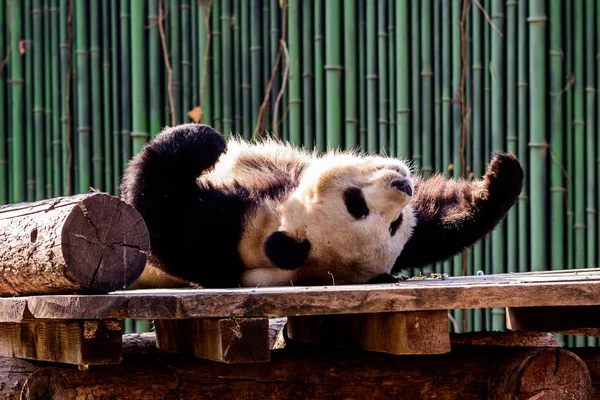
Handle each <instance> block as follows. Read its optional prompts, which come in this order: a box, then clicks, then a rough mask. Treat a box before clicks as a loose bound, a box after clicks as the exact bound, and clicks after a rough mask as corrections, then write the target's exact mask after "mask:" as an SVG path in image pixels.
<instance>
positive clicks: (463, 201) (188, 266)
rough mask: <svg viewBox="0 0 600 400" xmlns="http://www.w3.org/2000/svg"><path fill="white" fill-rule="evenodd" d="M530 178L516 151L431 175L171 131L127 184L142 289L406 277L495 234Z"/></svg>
mask: <svg viewBox="0 0 600 400" xmlns="http://www.w3.org/2000/svg"><path fill="white" fill-rule="evenodd" d="M522 180H523V171H522V169H521V167H520V164H519V162H518V161H517V159H516V158H515V157H514V156H513V155H510V154H506V153H498V154H496V155H494V157H493V158H492V160H491V162H490V164H489V165H488V168H487V171H486V173H485V176H484V177H483V179H481V180H477V181H467V180H448V179H445V178H443V177H442V176H440V175H436V176H433V177H431V178H429V179H426V180H423V179H421V177H419V176H414V175H413V173H412V171H411V167H410V164H409V163H408V162H406V161H403V160H400V159H396V158H391V157H382V156H376V155H367V154H361V153H358V152H355V151H329V152H327V153H325V154H318V153H317V152H314V151H312V152H310V151H307V150H303V149H299V148H296V147H293V146H291V145H289V144H283V143H280V142H278V141H276V140H273V139H265V140H261V141H259V142H256V143H250V142H247V141H244V140H242V139H239V138H235V137H231V138H230V139H229V140H226V139H225V137H224V136H223V135H222V134H220V133H219V132H217V131H215V130H214V129H213V128H212V127H210V126H208V125H202V124H196V123H186V124H181V125H177V126H174V127H167V128H165V129H163V130H162V131H161V132H160V133H159V134H158V135H157V136H156V137H155V138H154V139H153V140H152V141H150V142H149V143H148V144H146V145H145V146H144V147H143V148H142V149H141V151H140V152H139V153H138V154H137V155H136V156H134V157H133V158H132V159H131V160H130V162H129V163H128V165H127V168H126V170H125V172H124V175H123V179H122V182H121V186H120V191H121V196H122V198H123V199H124V200H125V201H126V202H127V203H129V204H131V205H132V206H133V207H135V208H136V209H137V210H138V211H139V212H140V214H141V215H142V217H143V218H144V220H145V222H146V224H147V226H148V230H149V233H150V242H151V253H150V256H149V259H148V265H147V267H146V269H145V271H144V273H143V274H142V276H141V277H140V278H139V279H138V281H136V283H135V284H134V285H132V286H131V287H130V288H148V287H153V288H156V287H173V286H182V285H183V286H185V285H187V284H192V285H198V286H201V287H206V288H231V287H240V286H241V287H257V286H290V285H295V286H311V285H344V284H364V283H385V282H397V278H395V277H393V276H392V275H391V274H392V273H395V272H398V271H400V270H402V269H404V268H408V267H422V266H424V265H427V264H430V263H432V262H434V261H438V260H443V259H446V258H448V257H450V256H452V255H454V254H456V253H458V252H459V251H460V250H462V249H463V248H465V247H466V246H469V245H471V244H472V243H474V242H475V241H477V240H478V239H480V238H481V237H483V236H484V235H485V234H487V233H488V232H489V231H491V230H492V229H493V228H494V227H495V226H496V225H497V224H498V222H500V220H501V219H502V218H503V217H504V216H505V215H506V213H507V211H508V210H509V209H510V207H511V206H512V205H513V204H514V202H515V200H516V198H517V196H518V195H519V193H520V191H521V186H522Z"/></svg>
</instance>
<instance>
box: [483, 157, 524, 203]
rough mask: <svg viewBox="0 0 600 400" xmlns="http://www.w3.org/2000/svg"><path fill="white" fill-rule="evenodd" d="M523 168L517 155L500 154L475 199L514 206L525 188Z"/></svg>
mask: <svg viewBox="0 0 600 400" xmlns="http://www.w3.org/2000/svg"><path fill="white" fill-rule="evenodd" d="M523 177H524V173H523V168H522V167H521V164H520V163H519V160H518V159H517V157H515V155H513V154H510V153H503V152H498V153H496V154H494V156H493V157H492V159H491V161H490V163H489V164H488V166H487V170H486V172H485V176H484V178H483V185H482V187H480V188H478V189H476V191H475V198H476V199H477V200H479V201H481V200H483V201H486V200H489V201H492V202H494V203H496V204H503V205H507V206H510V205H512V204H513V203H514V202H515V200H516V199H517V197H518V196H519V194H520V193H521V190H522V188H523Z"/></svg>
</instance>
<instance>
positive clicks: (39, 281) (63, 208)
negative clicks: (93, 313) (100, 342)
mask: <svg viewBox="0 0 600 400" xmlns="http://www.w3.org/2000/svg"><path fill="white" fill-rule="evenodd" d="M149 246H150V239H149V234H148V230H147V228H146V225H145V223H144V221H143V219H142V217H141V216H140V214H139V213H138V212H137V211H136V210H135V209H134V208H133V207H131V206H129V205H128V204H126V203H125V202H123V201H121V200H120V199H119V198H117V197H114V196H110V195H107V194H103V193H86V194H79V195H74V196H67V197H57V198H52V199H47V200H42V201H38V202H31V203H17V204H9V205H5V206H2V207H0V296H24V295H35V294H63V293H85V292H96V291H97V292H103V293H106V292H110V291H114V290H118V289H123V288H125V287H127V286H128V285H130V284H131V283H132V282H134V281H135V280H136V279H137V278H138V277H139V276H140V275H141V273H142V271H143V269H144V266H145V264H146V260H147V255H148V251H149Z"/></svg>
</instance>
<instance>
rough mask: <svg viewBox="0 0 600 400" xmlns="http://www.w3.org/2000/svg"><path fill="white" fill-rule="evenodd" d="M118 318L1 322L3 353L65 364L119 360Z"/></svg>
mask: <svg viewBox="0 0 600 400" xmlns="http://www.w3.org/2000/svg"><path fill="white" fill-rule="evenodd" d="M122 335H123V329H122V326H121V322H120V321H119V320H110V319H105V320H88V321H83V320H74V321H52V320H35V319H31V320H28V321H24V322H21V323H13V322H4V323H0V355H1V356H5V357H18V358H27V359H31V360H38V361H54V362H60V363H66V364H76V365H85V366H87V365H90V364H117V363H120V362H121V360H122V352H121V343H122Z"/></svg>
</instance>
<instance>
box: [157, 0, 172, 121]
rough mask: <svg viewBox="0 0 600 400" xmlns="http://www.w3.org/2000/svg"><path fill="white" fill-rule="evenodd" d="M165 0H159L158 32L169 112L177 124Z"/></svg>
mask: <svg viewBox="0 0 600 400" xmlns="http://www.w3.org/2000/svg"><path fill="white" fill-rule="evenodd" d="M164 19H165V16H164V15H163V0H158V33H159V35H160V43H161V47H162V51H163V58H164V60H165V66H166V67H167V91H168V94H169V113H170V114H171V125H173V126H174V125H175V106H174V105H173V103H174V101H173V69H172V68H171V63H170V62H169V54H168V52H167V42H166V38H165V28H164V24H163V20H164Z"/></svg>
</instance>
